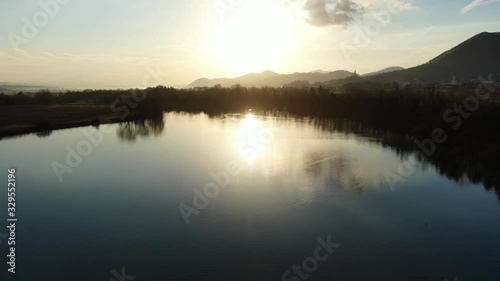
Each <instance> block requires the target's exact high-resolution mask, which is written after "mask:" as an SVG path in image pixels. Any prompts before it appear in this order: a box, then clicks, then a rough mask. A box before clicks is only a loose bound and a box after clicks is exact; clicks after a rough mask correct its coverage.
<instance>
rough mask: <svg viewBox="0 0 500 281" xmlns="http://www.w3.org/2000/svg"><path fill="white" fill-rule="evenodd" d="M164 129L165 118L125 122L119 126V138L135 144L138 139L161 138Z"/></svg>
mask: <svg viewBox="0 0 500 281" xmlns="http://www.w3.org/2000/svg"><path fill="white" fill-rule="evenodd" d="M164 128H165V123H164V121H163V117H161V118H152V119H144V120H136V121H132V122H124V123H120V124H119V127H118V130H117V136H118V138H119V139H120V140H122V141H126V142H135V141H137V139H138V138H147V137H152V136H154V137H156V136H159V135H161V134H162V133H163V129H164Z"/></svg>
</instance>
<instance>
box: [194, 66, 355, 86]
mask: <svg viewBox="0 0 500 281" xmlns="http://www.w3.org/2000/svg"><path fill="white" fill-rule="evenodd" d="M352 75H353V73H352V72H349V71H345V70H337V71H333V72H327V73H319V72H307V73H293V74H278V73H275V72H272V71H265V72H262V73H257V74H256V73H251V74H247V75H245V76H241V77H236V78H233V79H228V78H218V79H206V78H202V79H198V80H196V81H194V82H193V83H191V84H189V85H188V86H187V87H186V88H195V87H213V86H215V85H217V84H220V85H221V86H223V87H231V86H233V85H236V84H239V85H241V86H246V87H252V86H255V87H265V86H267V87H282V86H284V85H287V84H290V83H293V82H295V81H307V82H309V83H311V84H314V83H318V82H325V81H329V80H333V79H342V78H346V77H350V76H352Z"/></svg>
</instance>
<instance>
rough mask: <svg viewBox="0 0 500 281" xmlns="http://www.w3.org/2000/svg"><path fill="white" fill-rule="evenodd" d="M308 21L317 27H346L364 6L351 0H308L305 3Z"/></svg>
mask: <svg viewBox="0 0 500 281" xmlns="http://www.w3.org/2000/svg"><path fill="white" fill-rule="evenodd" d="M303 10H304V12H305V13H306V21H307V22H308V23H309V24H311V25H313V26H317V27H324V26H331V25H339V26H343V27H346V26H347V25H348V24H349V23H350V22H352V21H353V20H354V18H353V16H355V15H358V14H361V13H362V12H363V7H362V6H361V5H359V4H357V3H355V2H353V1H351V0H339V1H338V2H337V3H336V4H333V3H332V1H330V0H307V1H306V2H305V3H304V5H303Z"/></svg>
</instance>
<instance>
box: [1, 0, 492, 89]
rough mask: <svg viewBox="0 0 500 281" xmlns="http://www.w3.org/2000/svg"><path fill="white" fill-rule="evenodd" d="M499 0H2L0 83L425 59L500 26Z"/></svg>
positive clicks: (358, 66) (175, 76)
mask: <svg viewBox="0 0 500 281" xmlns="http://www.w3.org/2000/svg"><path fill="white" fill-rule="evenodd" d="M499 14H500V0H475V1H473V0H439V1H436V0H175V1H174V0H148V1H139V0H23V1H19V0H0V34H2V36H1V37H0V82H16V83H43V84H47V85H53V86H57V87H65V88H130V87H139V88H144V87H147V86H153V85H157V84H162V85H167V86H177V85H185V84H189V83H190V82H192V81H193V80H195V79H197V78H201V77H207V78H217V77H235V76H239V75H244V74H246V73H250V72H262V71H264V70H272V71H275V72H279V73H293V72H307V71H313V70H317V69H322V70H329V71H333V70H338V69H345V70H350V71H354V70H357V71H358V72H359V73H366V72H371V71H376V70H379V69H382V68H386V67H389V66H402V67H410V66H415V65H419V64H422V63H425V62H427V61H428V60H430V59H431V58H433V57H435V56H437V55H439V54H440V53H442V52H443V51H445V50H447V49H449V48H451V47H453V46H455V45H457V44H458V43H460V42H462V41H464V40H465V39H468V38H469V37H471V36H473V35H475V34H477V33H480V32H483V31H489V32H498V31H500V18H499V17H498V15H499Z"/></svg>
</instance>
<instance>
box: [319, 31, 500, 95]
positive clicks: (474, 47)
mask: <svg viewBox="0 0 500 281" xmlns="http://www.w3.org/2000/svg"><path fill="white" fill-rule="evenodd" d="M498 50H500V33H488V32H483V33H480V34H478V35H476V36H474V37H472V38H470V39H468V40H467V41H465V42H463V43H461V44H459V45H458V46H456V47H454V48H452V49H450V50H448V51H446V52H444V53H443V54H441V55H439V56H437V57H436V58H434V59H432V60H430V61H429V62H428V63H426V64H423V65H420V66H416V67H412V68H408V69H404V70H399V71H393V72H386V73H379V74H374V75H370V76H364V77H363V79H362V80H363V81H370V82H380V83H387V82H399V83H407V82H422V83H431V82H436V83H449V82H450V81H452V80H453V79H455V80H456V81H470V80H473V79H478V77H479V76H482V77H484V78H487V77H488V76H489V75H490V74H491V75H493V77H494V78H495V79H499V78H500V52H499V51H498ZM351 82H353V81H352V79H350V78H347V79H338V80H330V81H327V82H325V83H322V85H323V86H330V87H332V86H333V87H334V86H341V85H345V84H347V83H351Z"/></svg>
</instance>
